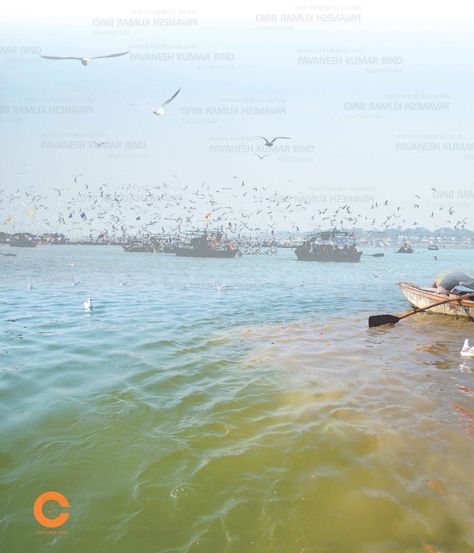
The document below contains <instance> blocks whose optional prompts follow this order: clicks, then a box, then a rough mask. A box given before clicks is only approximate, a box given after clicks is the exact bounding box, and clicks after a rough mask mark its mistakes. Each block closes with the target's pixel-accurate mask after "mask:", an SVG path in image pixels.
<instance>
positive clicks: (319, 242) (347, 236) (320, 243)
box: [295, 230, 362, 263]
mask: <svg viewBox="0 0 474 553" xmlns="http://www.w3.org/2000/svg"><path fill="white" fill-rule="evenodd" d="M349 242H352V243H351V245H350V246H349V244H348V243H349ZM295 255H296V257H297V258H298V260H299V261H334V262H345V263H358V262H359V261H360V258H361V256H362V252H361V251H359V250H358V249H357V248H356V245H355V242H354V235H353V234H351V233H349V232H345V231H335V230H334V231H330V232H318V233H317V234H313V235H312V236H310V237H309V238H307V239H306V240H305V241H304V242H303V244H301V246H298V247H297V248H296V250H295Z"/></svg>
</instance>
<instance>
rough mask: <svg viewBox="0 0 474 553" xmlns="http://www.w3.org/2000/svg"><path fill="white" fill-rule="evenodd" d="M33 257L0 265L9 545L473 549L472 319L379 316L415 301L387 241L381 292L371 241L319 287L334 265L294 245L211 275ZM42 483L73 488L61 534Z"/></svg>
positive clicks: (146, 264) (177, 266) (147, 262)
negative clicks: (373, 324)
mask: <svg viewBox="0 0 474 553" xmlns="http://www.w3.org/2000/svg"><path fill="white" fill-rule="evenodd" d="M94 250H95V249H94ZM101 250H102V248H101ZM443 253H444V252H443ZM446 253H447V254H448V252H446ZM34 255H36V253H35V254H31V253H29V252H28V253H25V254H24V257H21V258H20V256H19V257H18V258H12V259H14V260H15V263H16V265H14V264H11V265H10V266H9V268H8V267H7V265H2V269H1V272H2V280H1V282H0V286H1V291H2V296H1V298H2V299H1V303H0V309H1V312H2V320H4V321H5V324H4V326H3V328H2V332H1V339H0V363H1V365H0V400H1V404H0V405H1V413H0V415H1V418H0V431H1V435H2V441H1V442H0V500H1V504H2V506H5V508H4V509H2V512H1V514H0V517H1V521H2V525H1V528H0V532H1V542H2V545H3V544H5V545H6V548H5V550H6V551H9V552H10V551H13V552H16V551H18V552H20V551H35V552H36V551H39V552H43V551H57V552H61V553H62V552H63V551H90V552H96V551H97V552H99V551H100V552H108V551H110V552H112V551H113V552H119V553H121V552H124V553H125V552H126V553H129V552H130V551H134V550H136V551H140V552H154V553H156V552H170V553H171V552H173V553H174V552H184V551H189V552H201V551H202V552H209V551H228V552H241V551H256V552H282V553H283V552H284V553H286V552H291V551H295V552H337V553H339V552H352V551H354V552H361V553H379V552H388V553H391V552H394V553H395V552H396V553H399V552H422V551H431V552H432V551H439V552H444V553H446V552H456V553H464V552H472V551H474V531H473V527H472V520H473V516H474V506H473V502H472V492H473V483H472V482H473V479H472V474H473V473H472V459H473V458H474V441H473V440H474V435H473V427H474V420H473V419H474V414H473V411H474V398H473V389H474V383H473V382H472V379H473V373H472V371H473V370H474V360H469V359H464V360H463V359H462V358H461V357H460V355H459V351H460V349H461V346H462V343H463V341H464V338H465V337H468V336H470V337H472V334H473V328H474V327H473V326H472V325H470V323H466V322H464V321H456V320H449V319H445V318H443V317H441V316H432V315H419V316H416V317H412V318H410V319H407V320H405V321H401V322H400V323H399V324H398V325H396V326H395V327H383V328H378V329H371V330H369V329H368V328H367V315H368V314H369V313H377V312H384V311H387V310H388V311H390V310H391V309H392V307H390V306H393V308H395V310H397V309H398V310H399V311H402V310H404V309H405V304H404V302H403V300H402V299H401V298H400V297H399V295H398V292H397V290H396V289H393V290H392V288H388V283H390V284H391V286H392V284H393V281H394V280H396V279H399V278H400V276H401V275H406V274H408V273H410V272H412V273H413V272H416V270H415V269H414V268H413V267H411V268H410V266H409V265H408V263H409V262H408V261H407V260H401V261H398V260H395V259H394V260H393V264H391V262H390V258H389V257H388V256H387V257H388V261H387V258H385V259H382V260H381V261H382V262H383V263H388V265H380V266H378V267H379V268H378V270H379V271H380V275H381V276H380V278H378V279H377V283H381V285H380V287H379V284H377V285H374V286H375V287H374V288H373V289H372V294H370V290H369V284H368V283H367V276H368V275H369V274H370V273H371V272H373V270H374V268H373V266H372V265H369V263H373V262H374V259H370V258H369V261H368V262H367V264H361V266H360V267H358V268H354V269H351V271H352V272H351V279H350V282H349V281H347V282H348V283H347V284H344V285H341V287H340V290H339V292H338V294H334V293H331V294H330V295H329V296H325V294H326V292H327V289H328V282H329V281H331V282H334V281H335V277H336V274H337V272H336V271H339V270H340V269H335V268H334V267H327V268H323V269H319V268H318V266H317V265H314V264H304V263H298V262H296V261H295V262H294V263H292V261H293V259H292V258H290V257H285V255H286V252H285V253H284V254H283V255H282V256H280V257H278V258H274V259H269V258H265V259H262V258H250V257H247V258H242V259H241V260H233V261H232V263H233V265H228V264H227V265H226V266H223V265H218V266H216V265H215V264H214V265H213V266H212V274H211V268H210V267H211V266H210V265H209V263H210V262H209V261H207V262H206V263H203V264H201V265H198V266H196V265H193V264H192V260H191V263H190V260H182V259H175V258H169V257H168V258H165V257H158V256H148V257H147V256H146V255H143V256H142V255H141V254H137V255H138V256H139V257H135V258H133V265H132V261H131V258H130V257H127V256H126V254H124V255H122V252H118V250H113V251H112V250H111V249H108V250H107V251H106V252H105V253H104V252H102V253H98V252H97V251H94V252H89V251H87V249H86V248H78V249H77V250H74V249H72V250H71V249H70V248H66V247H65V248H64V249H61V248H60V249H59V250H55V251H51V250H49V252H48V250H47V249H44V250H43V252H38V256H37V257H33V256H34ZM449 255H454V254H452V253H451V252H449ZM27 256H30V258H28V257H27ZM39 256H44V257H43V258H42V259H43V262H44V261H45V260H46V261H47V264H44V263H42V262H41V258H40V257H39ZM394 257H397V256H394ZM398 257H399V258H400V257H403V256H398ZM71 259H74V263H75V265H74V267H70V265H69V262H70V260H71ZM234 261H235V262H236V263H234ZM379 261H380V260H379ZM237 263H239V264H237ZM395 263H398V264H399V265H395ZM404 263H405V264H406V265H403V264H404ZM68 267H70V269H71V271H74V274H72V272H71V273H68V274H67V276H66V277H65V278H64V279H58V280H57V281H56V282H55V281H54V278H53V277H52V275H54V270H58V271H59V269H61V270H62V269H64V270H65V271H69V269H68ZM112 267H113V271H112V270H111V268H112ZM196 267H197V268H196ZM229 267H233V268H232V270H230V269H229ZM280 267H285V269H280ZM384 267H385V268H386V269H387V270H386V271H385V270H384V269H383V268H384ZM389 267H390V268H391V271H390V272H389V271H388V268H389ZM32 268H34V269H35V271H36V272H34V275H35V276H34V278H29V280H31V281H32V284H33V288H32V289H31V290H28V289H27V287H26V285H25V286H24V287H21V289H20V285H19V284H18V283H19V282H21V278H24V276H23V277H22V275H24V271H26V270H28V271H30V269H32ZM133 270H136V275H135V277H132V278H131V277H130V275H131V274H132V271H133ZM417 270H418V269H417ZM425 272H427V269H426V267H425V266H423V267H422V268H421V269H419V274H417V275H414V276H413V275H412V278H411V280H416V279H417V278H418V279H421V278H422V277H423V275H424V273H425ZM49 273H51V274H49ZM282 273H283V274H282ZM321 273H322V275H323V277H324V279H323V280H321V278H322V276H321ZM127 275H128V276H127ZM29 277H31V275H29ZM72 277H74V278H75V279H76V281H80V285H78V286H71V285H70V281H72ZM317 277H318V278H317ZM125 281H127V282H128V284H127V286H119V283H120V282H125ZM259 282H260V283H261V286H259V285H258V284H259ZM216 283H217V284H219V287H217V285H216ZM263 283H266V285H263ZM172 284H173V285H172ZM197 284H199V286H198V285H197ZM89 296H90V297H91V298H92V301H93V303H94V305H95V306H96V309H95V310H94V312H93V313H92V314H86V313H84V312H83V310H82V301H83V300H84V299H85V298H87V297H89ZM320 300H321V301H320ZM387 302H388V304H387ZM387 305H388V307H387ZM49 489H52V490H57V491H60V492H61V493H63V494H64V495H66V497H68V499H69V501H70V504H71V516H70V520H69V521H68V522H67V524H66V525H65V527H64V528H65V529H66V530H67V534H66V535H52V536H48V535H38V534H36V533H35V532H36V531H37V530H38V525H37V524H36V522H35V521H34V519H33V517H32V505H33V502H34V500H35V498H36V497H37V496H38V495H39V494H40V493H42V492H44V491H45V490H49Z"/></svg>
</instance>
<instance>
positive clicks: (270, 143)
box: [255, 136, 291, 148]
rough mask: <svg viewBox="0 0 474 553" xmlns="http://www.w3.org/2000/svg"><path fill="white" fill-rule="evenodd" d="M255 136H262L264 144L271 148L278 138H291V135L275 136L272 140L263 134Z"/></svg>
mask: <svg viewBox="0 0 474 553" xmlns="http://www.w3.org/2000/svg"><path fill="white" fill-rule="evenodd" d="M255 138H263V140H265V146H268V147H269V148H271V147H272V146H273V144H275V141H276V140H278V139H279V138H284V139H285V140H291V136H275V138H273V139H272V140H268V138H265V137H264V136H255Z"/></svg>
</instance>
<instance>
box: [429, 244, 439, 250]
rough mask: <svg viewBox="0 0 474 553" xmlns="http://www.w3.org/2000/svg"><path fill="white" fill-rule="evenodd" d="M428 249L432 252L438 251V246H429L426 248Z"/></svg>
mask: <svg viewBox="0 0 474 553" xmlns="http://www.w3.org/2000/svg"><path fill="white" fill-rule="evenodd" d="M428 249H429V250H432V251H436V250H439V248H438V246H437V245H436V244H430V245H429V246H428Z"/></svg>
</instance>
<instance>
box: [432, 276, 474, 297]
mask: <svg viewBox="0 0 474 553" xmlns="http://www.w3.org/2000/svg"><path fill="white" fill-rule="evenodd" d="M459 287H463V288H468V289H472V290H474V279H473V278H471V277H470V276H468V275H466V274H465V273H463V272H461V271H451V272H442V273H439V274H438V276H437V277H436V279H435V281H434V282H433V288H437V289H438V290H439V291H440V292H444V293H445V294H449V293H450V292H452V291H453V290H455V289H456V288H459Z"/></svg>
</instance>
